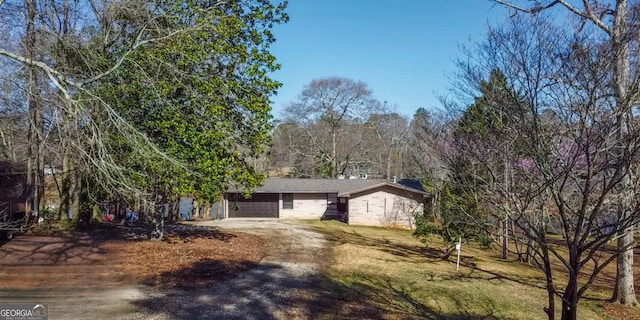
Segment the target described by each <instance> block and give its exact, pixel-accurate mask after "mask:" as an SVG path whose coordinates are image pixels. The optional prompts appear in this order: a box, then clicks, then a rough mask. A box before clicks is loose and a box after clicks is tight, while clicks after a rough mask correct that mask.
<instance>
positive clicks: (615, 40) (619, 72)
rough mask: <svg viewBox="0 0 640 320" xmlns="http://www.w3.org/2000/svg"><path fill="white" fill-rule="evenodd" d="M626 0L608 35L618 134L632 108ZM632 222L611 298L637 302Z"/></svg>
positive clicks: (624, 130)
mask: <svg viewBox="0 0 640 320" xmlns="http://www.w3.org/2000/svg"><path fill="white" fill-rule="evenodd" d="M628 11H629V10H628V3H627V0H617V1H616V9H615V15H614V18H613V19H614V21H613V33H612V35H611V43H612V49H613V58H614V65H613V77H614V79H613V80H614V81H613V82H614V84H613V86H614V88H613V89H614V94H615V99H616V107H617V108H618V109H620V108H622V115H621V116H622V121H621V130H620V134H621V135H623V137H622V138H626V137H625V135H626V134H628V133H629V126H630V124H631V123H633V117H634V116H633V112H632V111H631V110H630V108H629V105H628V104H629V103H631V99H629V92H628V88H629V87H630V85H631V83H630V60H631V59H630V56H631V55H630V46H629V41H630V39H629V38H628V37H629V25H628V24H629V22H628V19H627V13H628ZM627 174H628V175H627V176H626V177H625V178H624V180H623V181H622V188H623V190H625V191H623V192H624V196H623V199H622V203H621V204H622V215H621V217H620V218H621V221H622V223H623V224H628V223H629V220H630V218H631V217H630V216H629V215H630V214H631V208H629V207H630V206H631V205H632V203H633V193H632V192H631V190H633V189H634V188H633V185H632V179H631V177H630V176H629V175H631V174H633V172H632V171H631V169H628V172H627ZM633 231H634V230H633V226H629V227H626V228H625V229H624V230H623V231H622V232H623V234H622V236H621V237H620V238H619V239H618V249H619V250H622V251H621V252H620V255H619V256H618V258H617V264H618V266H617V272H616V273H617V275H616V285H615V287H614V291H613V297H612V300H613V301H615V302H619V303H621V304H625V305H635V304H637V300H636V294H635V289H634V286H633Z"/></svg>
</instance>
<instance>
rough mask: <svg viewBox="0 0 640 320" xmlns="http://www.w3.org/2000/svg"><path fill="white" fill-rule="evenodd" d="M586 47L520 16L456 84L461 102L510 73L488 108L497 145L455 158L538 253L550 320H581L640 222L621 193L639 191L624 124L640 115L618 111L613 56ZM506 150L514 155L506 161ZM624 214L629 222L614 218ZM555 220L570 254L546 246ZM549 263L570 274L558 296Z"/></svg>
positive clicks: (629, 131)
mask: <svg viewBox="0 0 640 320" xmlns="http://www.w3.org/2000/svg"><path fill="white" fill-rule="evenodd" d="M585 37H587V36H585ZM580 40H584V39H583V38H581V37H580V36H578V35H576V33H573V32H568V31H567V30H566V29H562V28H559V27H558V26H556V25H554V24H552V23H550V22H549V20H548V17H546V16H545V15H544V14H541V13H538V14H537V15H534V16H523V15H520V16H516V17H514V18H513V19H512V20H510V21H508V22H507V23H506V25H505V26H504V27H495V28H490V29H489V31H488V37H487V40H486V41H485V42H482V43H480V44H478V45H477V46H476V47H475V48H473V49H472V50H470V51H468V52H467V54H469V57H473V59H465V60H462V63H461V70H462V72H461V74H460V77H459V78H460V79H461V83H463V84H465V83H466V85H462V86H461V89H462V90H461V92H465V91H466V92H475V93H476V94H474V96H475V97H478V94H477V93H480V92H483V91H482V90H480V89H481V88H482V87H481V86H479V85H480V84H482V83H483V81H482V79H484V78H485V77H487V75H489V74H491V72H492V70H503V72H504V75H505V77H506V80H507V81H508V86H509V88H510V89H509V90H503V91H501V92H497V94H496V95H490V98H488V99H483V103H484V104H485V105H487V106H489V107H490V108H491V109H492V110H497V111H498V112H497V113H493V114H491V113H489V114H487V113H484V115H483V117H484V118H485V119H489V120H490V121H489V122H488V123H492V124H493V125H499V126H500V139H488V140H487V139H485V140H478V139H475V140H472V141H470V143H469V144H467V145H463V146H462V147H463V148H462V149H459V150H457V151H456V152H463V153H464V154H465V155H466V156H467V157H468V159H472V160H473V161H474V163H475V164H476V166H477V169H474V170H476V171H472V175H470V176H471V177H473V181H475V185H474V186H475V189H476V191H475V192H476V193H479V194H480V195H481V198H482V199H483V201H484V202H485V203H486V204H487V205H488V206H489V208H493V210H492V211H493V212H494V213H495V214H496V218H500V216H502V215H505V216H506V218H505V222H506V221H510V223H511V224H513V225H514V226H515V229H516V231H517V232H518V233H521V234H522V235H523V236H524V237H525V240H529V241H531V243H530V244H534V245H532V246H530V250H531V259H532V260H533V263H534V264H535V265H537V266H538V267H540V268H541V269H542V270H543V271H544V272H545V275H546V279H547V291H548V303H549V306H548V308H545V311H546V313H547V315H548V318H549V319H554V318H555V311H554V306H555V298H556V296H558V297H559V298H560V300H561V304H562V319H576V317H577V307H578V302H579V300H580V298H581V297H582V296H583V295H584V294H585V292H586V291H587V290H588V289H589V288H590V286H591V284H592V283H593V281H594V280H595V278H596V277H597V276H598V274H599V273H600V272H601V271H602V270H603V268H604V267H605V266H607V265H608V264H609V263H610V262H612V261H614V260H615V259H616V257H617V256H618V255H619V254H620V253H621V252H624V251H625V250H627V249H629V247H624V248H623V249H624V250H620V251H619V252H615V253H613V254H610V253H608V252H606V250H604V248H605V245H606V244H607V243H608V242H609V241H612V240H614V239H617V238H618V235H619V233H620V232H624V230H628V229H629V228H631V227H632V226H633V225H634V224H635V223H637V222H638V218H639V217H638V214H639V213H640V206H639V203H638V201H636V200H633V199H630V201H629V202H624V204H623V203H622V202H621V201H620V200H621V199H623V198H625V193H622V192H620V190H630V191H631V192H633V191H634V190H635V186H636V185H637V184H636V182H637V181H635V178H634V177H633V175H630V170H629V168H630V167H632V166H633V165H634V164H635V163H636V161H637V160H638V157H639V156H640V130H639V129H640V128H637V127H636V126H637V125H636V124H635V122H633V121H628V118H627V117H628V115H629V112H630V111H631V108H632V107H633V105H632V104H626V105H620V104H618V101H617V97H616V94H615V93H614V90H613V88H612V87H611V85H610V84H611V81H612V79H614V78H615V77H614V76H613V74H614V73H615V68H613V65H612V64H613V63H615V59H610V58H609V57H610V56H611V55H612V54H614V53H615V50H611V47H609V46H607V45H606V43H602V42H597V41H595V42H592V43H588V42H584V41H580ZM470 61H473V62H470ZM612 70H613V71H612ZM485 96H486V92H485ZM550 113H552V114H553V117H552V118H553V121H549V114H550ZM480 130H482V128H480ZM473 141H476V142H473ZM504 141H509V142H511V143H512V145H513V147H512V148H510V149H509V151H508V152H507V151H504V149H502V146H503V142H504ZM496 151H497V152H496ZM500 163H502V165H500ZM627 188H631V189H627ZM469 190H471V189H469ZM545 208H547V209H546V210H545ZM625 210H631V211H630V214H628V215H627V214H624V215H620V216H617V214H619V213H620V212H624V211H625ZM550 218H552V219H554V220H555V221H557V223H558V224H559V228H560V231H561V233H562V235H563V238H564V240H563V242H562V246H561V248H563V249H561V248H559V247H558V246H556V245H555V244H554V243H553V241H551V240H550V239H549V238H548V236H547V231H548V226H549V223H548V221H549V219H550ZM551 259H557V260H558V261H560V262H561V264H562V266H563V267H564V268H565V270H566V272H567V274H568V281H567V283H566V285H565V286H564V288H563V289H561V290H559V289H558V288H557V286H556V284H555V282H554V279H553V273H554V270H553V268H552V266H551ZM579 279H586V280H585V281H582V282H581V281H579Z"/></svg>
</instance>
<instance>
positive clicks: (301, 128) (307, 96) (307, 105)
mask: <svg viewBox="0 0 640 320" xmlns="http://www.w3.org/2000/svg"><path fill="white" fill-rule="evenodd" d="M411 136H412V129H411V122H410V121H409V120H408V119H407V118H406V117H405V116H404V115H401V114H399V113H397V112H396V111H395V110H394V108H393V107H390V106H389V104H388V103H387V102H384V103H381V102H380V101H378V100H377V99H375V98H374V96H373V93H372V92H371V90H370V89H369V88H368V86H367V85H366V84H365V83H364V82H362V81H355V80H352V79H348V78H342V77H329V78H322V79H315V80H312V81H311V82H310V83H309V84H307V85H306V86H305V87H304V89H303V90H302V92H301V93H300V95H299V96H298V98H297V99H296V100H294V101H292V102H291V103H290V104H289V105H288V106H287V107H286V108H285V110H284V112H283V115H282V119H281V122H280V123H279V124H278V125H277V127H276V129H275V131H274V134H273V137H274V138H273V139H274V140H273V147H272V149H271V156H272V157H271V167H272V169H275V170H277V169H278V168H284V167H287V168H290V169H293V171H291V172H290V173H289V174H290V175H291V176H295V177H332V178H336V177H338V176H341V175H342V176H345V177H350V176H351V177H357V178H362V177H369V178H386V179H392V178H393V177H394V176H395V177H397V178H402V177H409V176H410V177H417V176H418V175H417V174H418V170H412V169H411V168H412V167H413V166H412V163H413V156H412V155H413V153H414V152H415V150H414V149H411V147H410V143H411Z"/></svg>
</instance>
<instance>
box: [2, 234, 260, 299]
mask: <svg viewBox="0 0 640 320" xmlns="http://www.w3.org/2000/svg"><path fill="white" fill-rule="evenodd" d="M149 234H150V228H149V227H148V226H146V225H136V226H122V225H115V224H113V225H102V226H101V227H100V228H96V229H94V230H91V231H87V232H56V233H54V234H50V235H42V234H39V235H33V234H32V235H29V234H28V235H23V236H18V237H16V238H15V239H14V240H12V241H9V242H5V243H2V244H0V288H3V289H9V288H11V289H43V288H64V287H67V288H88V287H95V286H100V287H115V286H119V285H122V284H127V285H132V284H135V283H138V284H146V285H155V286H171V287H173V286H180V287H185V286H188V287H191V286H196V287H197V286H206V285H210V284H211V283H214V282H216V281H220V280H224V279H228V278H230V277H233V276H234V275H235V274H237V273H238V272H240V271H243V270H247V269H249V268H252V267H254V266H256V265H257V264H258V263H259V262H260V260H261V259H262V258H263V245H262V242H261V240H260V238H259V237H258V236H256V235H250V234H244V233H240V232H226V231H220V230H217V229H215V228H206V227H196V226H183V225H170V226H167V228H166V238H165V240H164V241H157V240H149V237H148V235H149Z"/></svg>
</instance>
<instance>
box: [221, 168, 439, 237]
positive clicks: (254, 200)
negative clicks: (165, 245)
mask: <svg viewBox="0 0 640 320" xmlns="http://www.w3.org/2000/svg"><path fill="white" fill-rule="evenodd" d="M428 199H429V194H428V193H426V192H424V190H422V187H421V185H420V183H415V181H413V180H400V181H398V182H391V181H387V180H368V179H352V180H351V179H286V178H281V179H276V178H273V179H266V181H265V183H264V185H263V186H262V187H259V188H257V189H255V190H254V192H253V194H252V195H251V196H250V197H249V198H245V197H244V195H243V194H242V193H239V192H237V191H235V192H233V191H232V192H228V193H227V194H226V197H225V200H224V204H223V206H224V209H225V210H224V211H225V212H226V214H225V216H226V217H228V218H296V219H338V220H342V221H344V222H347V223H349V224H354V225H370V226H400V227H406V228H413V226H414V221H413V216H414V215H415V214H423V212H424V208H425V203H426V202H427V200H428Z"/></svg>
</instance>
